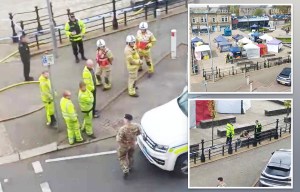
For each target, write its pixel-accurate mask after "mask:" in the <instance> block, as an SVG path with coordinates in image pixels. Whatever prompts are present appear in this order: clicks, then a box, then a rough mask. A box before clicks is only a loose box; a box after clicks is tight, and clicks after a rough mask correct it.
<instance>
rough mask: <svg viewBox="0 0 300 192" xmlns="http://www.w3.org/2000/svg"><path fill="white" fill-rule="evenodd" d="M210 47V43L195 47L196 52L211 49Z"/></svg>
mask: <svg viewBox="0 0 300 192" xmlns="http://www.w3.org/2000/svg"><path fill="white" fill-rule="evenodd" d="M209 50H210V47H209V46H208V45H200V46H198V47H195V52H202V51H209Z"/></svg>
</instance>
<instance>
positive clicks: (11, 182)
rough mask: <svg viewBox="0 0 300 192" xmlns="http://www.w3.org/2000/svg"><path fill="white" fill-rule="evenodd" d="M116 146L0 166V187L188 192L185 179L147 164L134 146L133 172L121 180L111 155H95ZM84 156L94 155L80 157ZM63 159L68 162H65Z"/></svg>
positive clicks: (10, 190)
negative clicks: (126, 178)
mask: <svg viewBox="0 0 300 192" xmlns="http://www.w3.org/2000/svg"><path fill="white" fill-rule="evenodd" d="M116 147H117V145H116V141H115V139H114V138H113V139H107V140H105V141H99V142H96V143H93V144H88V145H83V146H79V147H76V148H71V149H66V150H62V151H57V152H53V153H48V154H45V155H41V156H38V157H34V158H31V159H27V160H24V161H19V162H16V163H11V164H6V165H0V186H2V190H3V192H15V191H30V192H40V191H42V189H41V188H42V187H43V188H44V189H45V188H46V186H47V184H48V186H49V188H50V191H48V192H51V191H52V192H56V191H65V192H69V191H72V192H82V191H88V192H98V191H122V192H132V191H141V192H150V191H151V192H160V191H165V192H173V191H174V192H183V191H188V189H187V185H188V180H187V178H186V177H185V178H180V177H178V176H176V175H175V174H174V173H173V172H167V171H164V170H161V169H159V168H157V167H156V166H154V165H152V164H150V163H149V161H148V160H147V159H146V158H145V157H144V155H143V153H142V152H141V151H140V150H139V148H138V147H137V148H136V152H135V155H134V160H135V164H134V172H132V174H130V175H129V177H128V180H124V179H123V177H122V171H121V169H120V165H119V162H118V159H117V155H116V154H115V153H112V154H107V155H97V153H102V154H103V153H105V152H114V151H115V150H116ZM86 154H88V155H97V156H94V157H87V156H84V155H86ZM78 155H81V156H82V157H83V158H78V159H75V158H74V156H77V157H78ZM56 158H62V160H61V161H57V162H48V161H47V162H48V163H47V162H46V160H53V159H56ZM66 158H71V159H70V160H66ZM32 163H34V164H32ZM33 165H35V168H34V167H33ZM36 165H40V166H36ZM44 183H47V184H44ZM41 184H43V185H42V186H41ZM0 189H1V188H0ZM1 192H2V191H1Z"/></svg>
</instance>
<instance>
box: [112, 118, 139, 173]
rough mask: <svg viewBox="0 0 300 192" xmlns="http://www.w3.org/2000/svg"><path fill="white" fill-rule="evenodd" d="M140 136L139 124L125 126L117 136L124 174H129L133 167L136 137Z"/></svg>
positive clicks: (119, 156)
mask: <svg viewBox="0 0 300 192" xmlns="http://www.w3.org/2000/svg"><path fill="white" fill-rule="evenodd" d="M139 134H140V129H139V126H138V125H137V124H130V125H124V126H123V127H121V128H120V129H119V131H118V134H117V142H118V143H119V148H118V158H119V161H120V165H121V169H122V171H123V173H128V172H129V169H130V168H131V167H132V165H133V154H134V148H135V142H136V137H137V136H138V135H139Z"/></svg>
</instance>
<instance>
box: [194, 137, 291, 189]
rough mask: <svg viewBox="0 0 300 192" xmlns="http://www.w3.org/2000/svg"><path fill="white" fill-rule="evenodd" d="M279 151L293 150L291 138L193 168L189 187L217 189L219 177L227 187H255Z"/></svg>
mask: <svg viewBox="0 0 300 192" xmlns="http://www.w3.org/2000/svg"><path fill="white" fill-rule="evenodd" d="M277 149H291V137H288V138H286V139H283V140H280V141H277V142H274V143H272V144H269V145H264V146H262V147H258V148H255V149H253V150H251V151H247V152H245V153H241V154H238V155H232V156H229V157H228V158H225V159H221V160H218V161H215V162H211V163H207V164H204V165H201V166H198V167H195V168H192V169H190V171H189V178H190V181H189V187H216V186H217V178H218V177H223V179H224V181H225V183H226V184H227V187H253V185H255V184H256V183H257V179H258V178H259V176H260V173H261V171H262V170H263V169H264V167H265V166H266V164H267V162H268V160H269V159H270V157H271V153H272V152H274V151H275V150H277ZM228 170H230V171H228ZM204 173H205V175H204Z"/></svg>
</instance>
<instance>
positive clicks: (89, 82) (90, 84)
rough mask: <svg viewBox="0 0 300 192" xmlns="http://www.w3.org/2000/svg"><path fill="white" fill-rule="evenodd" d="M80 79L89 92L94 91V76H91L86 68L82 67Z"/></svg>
mask: <svg viewBox="0 0 300 192" xmlns="http://www.w3.org/2000/svg"><path fill="white" fill-rule="evenodd" d="M93 76H94V77H93ZM82 79H83V82H84V83H85V84H86V88H87V89H88V90H89V91H94V90H95V80H94V79H95V74H93V73H92V72H91V71H90V70H89V69H88V68H87V67H86V66H85V67H84V69H83V72H82Z"/></svg>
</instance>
